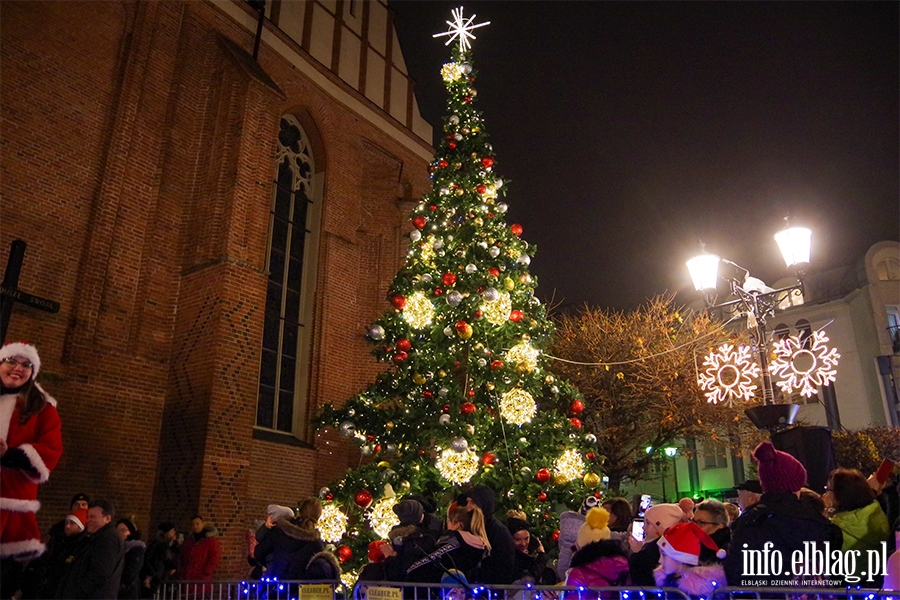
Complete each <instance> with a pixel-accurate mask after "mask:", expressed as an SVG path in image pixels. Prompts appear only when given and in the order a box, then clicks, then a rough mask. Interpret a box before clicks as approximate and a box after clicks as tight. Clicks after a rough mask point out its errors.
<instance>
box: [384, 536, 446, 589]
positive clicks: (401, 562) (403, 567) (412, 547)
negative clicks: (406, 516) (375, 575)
mask: <svg viewBox="0 0 900 600" xmlns="http://www.w3.org/2000/svg"><path fill="white" fill-rule="evenodd" d="M388 539H389V540H390V541H391V545H392V547H393V549H394V552H396V553H397V555H396V556H389V557H387V558H386V559H385V561H384V574H385V577H386V579H387V581H403V578H404V577H405V576H406V571H407V569H409V567H410V566H411V565H412V564H413V563H414V562H416V561H417V560H419V559H420V558H422V557H425V556H428V555H429V554H430V553H431V552H432V551H433V550H434V547H435V539H434V536H433V535H431V532H429V531H428V530H426V529H425V528H424V527H422V526H421V525H399V526H397V527H394V528H393V529H391V531H390V533H389V534H388Z"/></svg>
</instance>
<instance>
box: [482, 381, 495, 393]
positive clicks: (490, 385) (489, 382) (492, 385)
mask: <svg viewBox="0 0 900 600" xmlns="http://www.w3.org/2000/svg"><path fill="white" fill-rule="evenodd" d="M484 387H486V388H487V389H488V391H493V389H494V382H493V381H488V382H487V383H485V384H484Z"/></svg>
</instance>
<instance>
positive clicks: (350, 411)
mask: <svg viewBox="0 0 900 600" xmlns="http://www.w3.org/2000/svg"><path fill="white" fill-rule="evenodd" d="M347 416H348V417H353V416H356V409H353V408H348V409H347Z"/></svg>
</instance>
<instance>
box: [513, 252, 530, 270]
mask: <svg viewBox="0 0 900 600" xmlns="http://www.w3.org/2000/svg"><path fill="white" fill-rule="evenodd" d="M516 262H517V263H519V264H520V265H525V266H526V267H527V266H528V265H530V264H531V257H530V256H528V255H527V254H522V255H520V256H519V258H518V259H516Z"/></svg>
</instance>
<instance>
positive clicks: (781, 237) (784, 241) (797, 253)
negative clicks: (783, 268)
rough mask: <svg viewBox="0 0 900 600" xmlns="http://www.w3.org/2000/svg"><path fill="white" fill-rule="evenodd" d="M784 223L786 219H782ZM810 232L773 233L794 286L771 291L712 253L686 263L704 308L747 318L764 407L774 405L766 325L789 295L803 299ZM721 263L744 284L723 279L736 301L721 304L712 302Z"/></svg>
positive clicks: (788, 230)
mask: <svg viewBox="0 0 900 600" xmlns="http://www.w3.org/2000/svg"><path fill="white" fill-rule="evenodd" d="M785 221H787V219H785ZM811 239H812V232H811V231H810V230H809V229H806V228H805V227H789V226H788V227H786V228H785V229H783V230H781V231H779V232H778V233H776V234H775V241H776V242H778V246H779V248H780V249H781V253H782V256H784V260H785V263H786V264H787V266H788V267H793V268H794V269H795V271H796V273H797V283H795V284H794V285H790V286H787V287H783V288H779V289H772V288H770V287H768V286H766V284H764V283H763V282H762V281H761V280H759V279H757V278H756V277H751V276H750V271H748V270H747V269H745V268H744V267H742V266H740V265H738V264H736V263H733V262H731V261H729V260H725V259H721V258H719V257H718V256H716V255H714V254H709V253H706V252H705V251H704V252H703V253H702V254H700V255H698V256H695V257H694V258H692V259H691V260H689V261H687V267H688V270H689V271H690V273H691V279H692V280H693V282H694V287H695V288H696V289H697V291H702V292H704V294H705V303H706V307H707V308H725V307H728V306H735V307H738V308H740V310H741V311H742V312H744V313H745V314H746V317H747V327H748V329H750V330H751V331H752V333H751V338H752V342H753V344H754V346H755V347H756V349H757V355H758V357H759V366H760V369H761V371H762V379H763V400H764V404H765V405H770V404H774V403H775V389H774V387H773V384H772V375H771V373H770V372H769V357H768V352H767V351H766V344H767V342H766V335H767V333H766V322H767V320H768V319H770V318H771V317H772V316H773V315H774V314H775V309H776V308H777V307H778V305H779V303H780V302H781V301H782V300H784V299H785V298H786V297H788V296H790V295H791V294H795V295H798V296H802V294H803V281H802V271H801V270H800V269H801V267H802V266H803V265H805V264H808V263H809V253H810V245H811ZM720 262H724V263H726V264H729V265H731V266H733V267H737V268H738V269H740V270H741V271H743V272H744V279H743V281H738V280H737V279H736V278H734V277H729V278H727V279H725V278H723V279H725V281H727V282H728V284H729V286H730V291H731V295H732V296H734V297H735V298H736V299H735V300H731V301H729V302H723V303H721V304H715V303H714V300H713V298H714V292H715V290H716V287H717V285H718V280H719V275H718V269H719V263H720Z"/></svg>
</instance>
